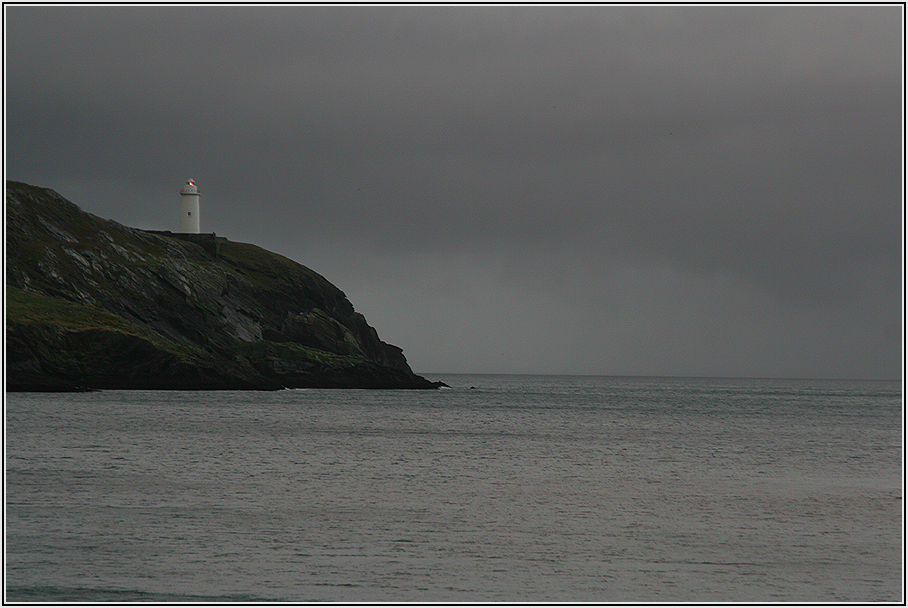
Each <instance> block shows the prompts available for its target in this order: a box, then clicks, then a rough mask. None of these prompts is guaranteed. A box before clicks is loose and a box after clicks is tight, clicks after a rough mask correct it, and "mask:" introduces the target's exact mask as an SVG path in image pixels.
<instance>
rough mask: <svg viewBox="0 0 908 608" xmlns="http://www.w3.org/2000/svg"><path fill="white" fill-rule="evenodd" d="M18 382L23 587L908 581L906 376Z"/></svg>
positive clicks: (877, 592)
mask: <svg viewBox="0 0 908 608" xmlns="http://www.w3.org/2000/svg"><path fill="white" fill-rule="evenodd" d="M425 375H426V376H427V377H428V378H429V379H431V380H441V381H443V382H445V383H447V384H448V385H449V386H450V388H447V389H441V390H429V391H421V390H417V391H372V390H315V389H312V390H282V391H274V392H257V391H246V392H223V391H212V392H180V391H114V390H109V391H99V392H88V393H70V394H45V393H9V394H7V395H6V401H5V405H6V412H5V414H6V429H5V430H6V433H5V439H6V461H5V465H6V466H5V492H6V494H5V509H6V510H5V530H4V531H5V539H4V540H5V581H4V582H5V587H4V594H5V595H4V601H6V602H54V603H60V602H87V603H95V602H98V603H100V602H146V603H148V602H152V603H168V602H172V603H194V602H198V603H208V604H221V603H233V602H241V603H256V602H265V603H272V602H292V603H301V602H310V601H311V602H337V603H383V602H395V603H401V602H411V603H428V602H441V603H454V602H538V603H579V602H615V603H630V602H644V603H662V602H667V603H676V602H758V603H782V602H822V603H830V602H893V603H901V602H903V601H904V599H905V570H904V557H905V553H904V515H905V509H904V505H903V492H904V443H903V439H904V432H903V431H904V410H903V392H902V384H901V382H879V381H843V380H772V379H729V378H722V379H717V378H641V377H605V376H603V377H599V376H596V377H593V376H519V375H444V374H425Z"/></svg>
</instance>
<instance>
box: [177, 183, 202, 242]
mask: <svg viewBox="0 0 908 608" xmlns="http://www.w3.org/2000/svg"><path fill="white" fill-rule="evenodd" d="M180 200H181V204H180V232H190V233H192V234H198V233H199V189H198V188H197V187H196V185H195V182H194V181H192V180H191V179H189V180H186V185H185V186H183V187H182V188H180Z"/></svg>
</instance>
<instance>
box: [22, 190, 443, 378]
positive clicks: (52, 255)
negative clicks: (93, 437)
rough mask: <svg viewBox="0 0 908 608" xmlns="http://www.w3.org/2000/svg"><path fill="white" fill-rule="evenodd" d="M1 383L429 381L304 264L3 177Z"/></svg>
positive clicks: (246, 245) (220, 238)
mask: <svg viewBox="0 0 908 608" xmlns="http://www.w3.org/2000/svg"><path fill="white" fill-rule="evenodd" d="M6 381H7V390H11V391H28V390H57V391H63V390H87V389H113V388H118V389H186V390H194V389H209V390H211V389H231V390H236V389H260V390H266V389H279V388H285V387H286V388H389V389H391V388H407V389H410V388H416V389H427V388H438V387H439V386H441V383H435V382H430V381H429V380H426V379H425V378H422V377H421V376H417V375H416V374H414V373H413V371H412V370H411V369H410V367H409V365H408V364H407V361H406V358H405V357H404V355H403V352H402V351H401V349H400V348H398V347H396V346H393V345H390V344H386V343H385V342H382V341H381V340H380V339H379V337H378V334H377V333H376V331H375V329H373V328H372V327H371V326H369V324H368V323H367V322H366V319H365V318H364V317H363V316H362V315H361V314H359V313H357V312H356V311H355V310H354V309H353V306H352V305H351V304H350V302H349V301H348V300H347V298H346V296H345V295H344V293H343V292H342V291H340V290H339V289H338V288H337V287H335V286H334V285H332V284H331V283H329V282H328V281H327V280H326V279H325V278H324V277H322V276H321V275H319V274H317V273H315V272H313V271H312V270H310V269H308V268H306V267H305V266H302V265H301V264H298V263H296V262H294V261H292V260H289V259H287V258H285V257H283V256H280V255H277V254H274V253H271V252H269V251H266V250H264V249H262V248H260V247H256V246H255V245H250V244H246V243H235V242H232V241H229V240H227V239H225V238H223V237H216V236H215V235H213V234H212V235H193V236H192V237H190V238H186V235H179V234H170V233H166V232H150V231H144V230H139V229H135V228H128V227H126V226H122V225H120V224H118V223H116V222H113V221H111V220H105V219H101V218H99V217H96V216H94V215H91V214H89V213H86V212H84V211H82V210H81V209H79V208H78V207H77V206H76V205H75V204H73V203H71V202H70V201H68V200H66V199H65V198H63V197H62V196H60V195H59V194H57V193H56V192H54V191H53V190H49V189H46V188H38V187H35V186H30V185H27V184H23V183H20V182H13V181H7V183H6Z"/></svg>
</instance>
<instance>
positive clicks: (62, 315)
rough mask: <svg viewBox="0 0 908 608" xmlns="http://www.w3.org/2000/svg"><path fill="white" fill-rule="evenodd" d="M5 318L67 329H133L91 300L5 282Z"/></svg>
mask: <svg viewBox="0 0 908 608" xmlns="http://www.w3.org/2000/svg"><path fill="white" fill-rule="evenodd" d="M6 318H7V320H8V321H15V322H18V323H23V324H27V325H57V326H60V327H62V328H65V329H68V330H86V329H113V330H119V331H123V332H126V333H135V326H133V325H132V324H131V323H129V322H128V321H126V319H124V318H122V317H119V316H117V315H114V314H111V313H109V312H107V311H105V310H104V309H102V308H98V307H97V306H92V305H91V304H81V303H77V302H70V301H68V300H64V299H62V298H52V297H50V296H46V295H42V294H39V293H34V292H31V291H25V290H23V289H19V288H17V287H13V286H11V285H7V286H6Z"/></svg>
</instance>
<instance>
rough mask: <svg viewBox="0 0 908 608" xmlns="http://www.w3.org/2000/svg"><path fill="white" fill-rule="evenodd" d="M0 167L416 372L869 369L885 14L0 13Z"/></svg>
mask: <svg viewBox="0 0 908 608" xmlns="http://www.w3.org/2000/svg"><path fill="white" fill-rule="evenodd" d="M5 17H6V20H5V27H6V55H5V57H6V176H7V178H8V179H14V180H19V181H25V182H27V183H31V184H34V185H38V186H44V187H49V188H53V189H54V190H56V191H58V192H60V193H61V194H62V195H64V196H65V197H66V198H68V199H70V200H71V201H73V202H74V203H76V204H77V205H79V206H80V207H82V208H83V209H84V210H86V211H89V212H91V213H93V214H95V215H98V216H101V217H104V218H109V219H113V220H115V221H117V222H120V223H122V224H125V225H128V226H134V227H138V228H149V229H165V230H167V229H169V230H174V231H176V230H178V229H179V217H178V214H179V205H180V200H179V199H180V197H179V189H180V187H181V186H182V184H183V183H184V182H185V180H186V179H187V178H190V177H191V178H193V179H195V180H196V182H197V183H198V185H199V188H200V190H201V192H202V196H201V224H202V231H203V232H212V231H214V232H216V233H217V234H219V235H222V236H226V237H227V238H229V239H231V240H235V241H242V242H249V243H255V244H257V245H260V246H262V247H264V248H266V249H269V250H271V251H274V252H277V253H280V254H282V255H285V256H287V257H289V258H291V259H293V260H296V261H298V262H300V263H302V264H304V265H306V266H308V267H310V268H312V269H313V270H315V271H317V272H319V273H320V274H322V275H324V276H325V277H326V278H327V279H328V280H330V281H331V282H332V283H334V284H335V285H337V286H338V287H339V288H340V289H342V290H343V291H344V292H345V293H346V294H347V296H348V298H349V299H350V301H351V302H352V303H353V305H354V307H355V308H356V309H357V310H359V311H360V312H362V313H363V314H364V315H365V316H366V318H367V320H368V321H369V322H370V324H371V325H373V326H374V327H375V328H376V329H377V330H378V333H379V336H381V338H382V339H383V340H385V341H386V342H390V343H393V344H396V345H398V346H400V347H401V348H403V349H404V353H405V354H406V356H407V359H408V361H409V363H410V365H411V366H412V367H413V369H414V370H416V371H417V372H422V373H428V374H431V373H432V372H439V373H440V372H488V373H576V374H628V375H705V376H774V377H871V378H898V377H899V375H900V372H901V368H902V365H901V360H902V359H901V357H902V354H901V344H902V318H903V315H902V303H901V295H902V277H903V273H902V259H903V255H902V253H903V250H902V211H903V202H904V201H903V193H902V166H903V165H902V133H903V131H902V118H903V107H902V92H903V82H902V75H903V67H902V57H903V48H902V25H903V12H902V7H901V6H897V5H889V6H886V5H884V6H866V5H865V6H844V5H833V6H815V5H810V6H805V7H792V6H766V5H757V6H752V7H742V6H730V7H719V6H703V7H686V6H677V7H671V6H654V7H647V6H629V7H618V6H611V5H603V6H580V7H564V6H562V7H542V6H532V5H531V6H526V7H519V6H502V7H493V6H474V7H467V6H451V7H433V6H427V7H412V6H401V7H375V6H356V7H354V6H334V7H331V6H328V7H314V6H277V7H268V8H263V7H242V6H238V5H226V6H220V7H216V6H202V7H199V6H196V7H190V6H157V7H143V6H125V7H108V6H95V7H85V6H82V7H79V6H76V7H66V6H62V7H61V6H57V7H41V6H36V7H26V6H10V5H7V6H6V7H5Z"/></svg>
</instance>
